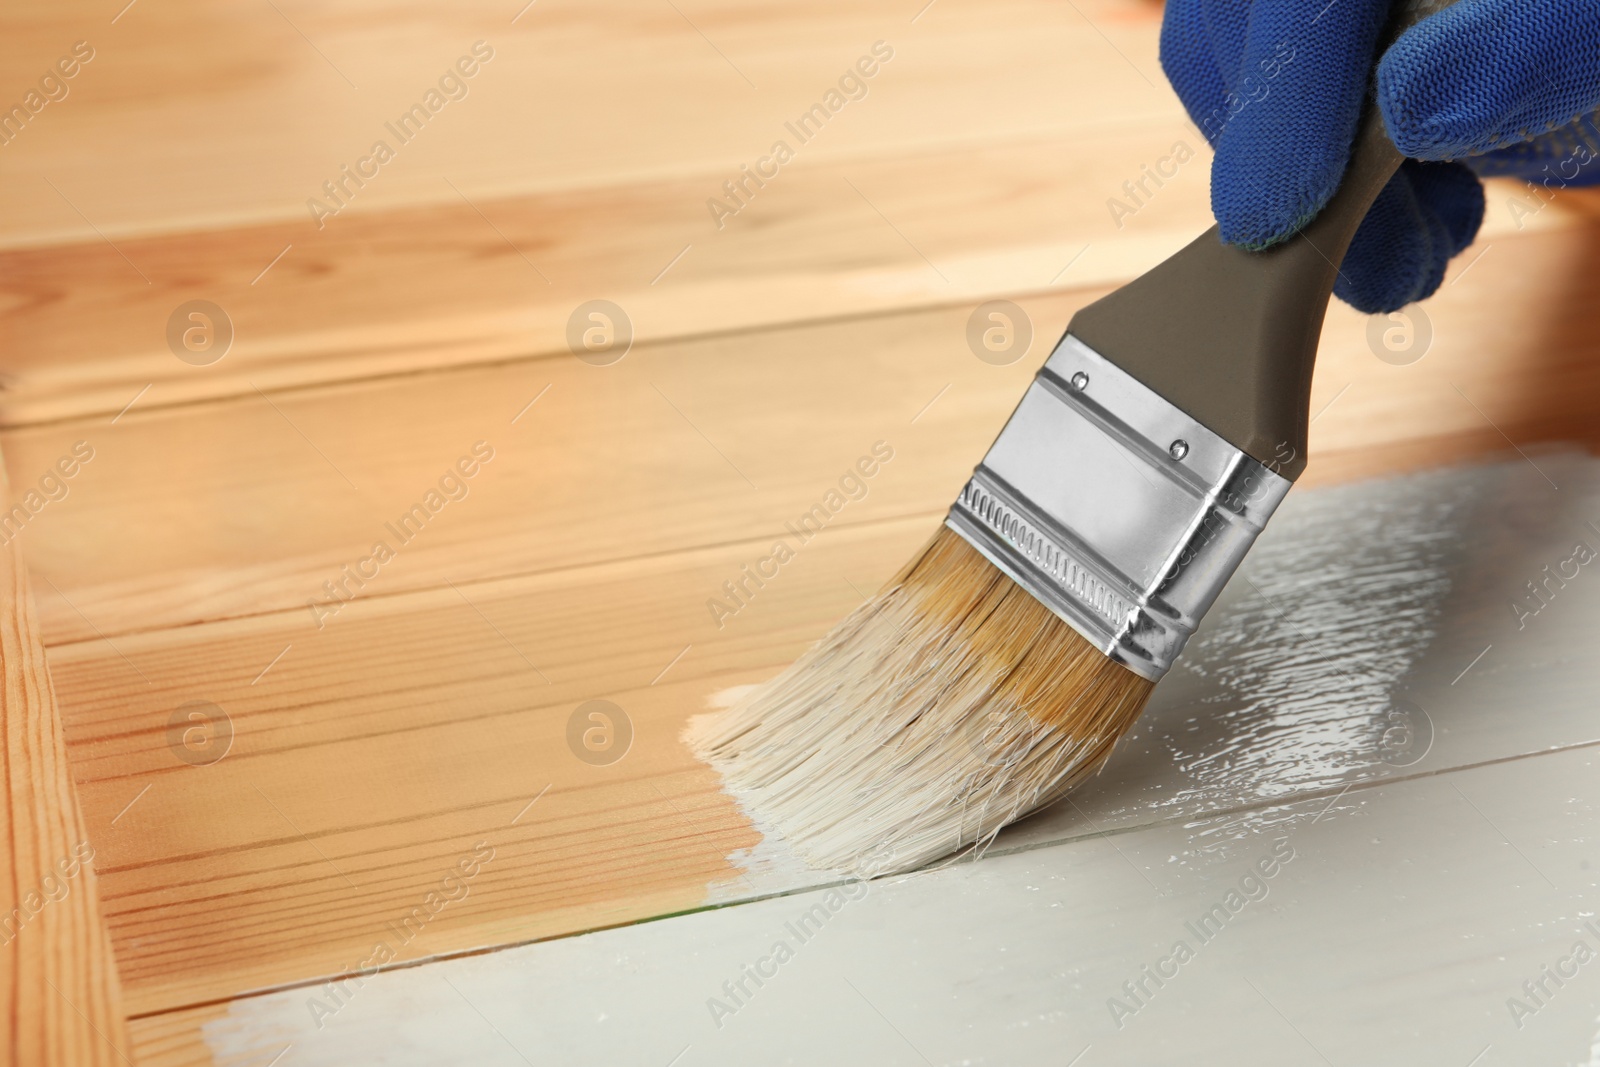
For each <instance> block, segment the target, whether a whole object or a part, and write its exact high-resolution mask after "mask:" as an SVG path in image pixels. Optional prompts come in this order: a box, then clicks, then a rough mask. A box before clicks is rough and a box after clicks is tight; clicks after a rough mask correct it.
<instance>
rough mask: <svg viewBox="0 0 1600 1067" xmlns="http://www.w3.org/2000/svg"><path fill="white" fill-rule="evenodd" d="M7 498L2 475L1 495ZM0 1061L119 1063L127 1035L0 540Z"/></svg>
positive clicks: (16, 589)
mask: <svg viewBox="0 0 1600 1067" xmlns="http://www.w3.org/2000/svg"><path fill="white" fill-rule="evenodd" d="M9 496H10V493H9V491H8V488H7V486H6V485H5V481H4V479H3V478H0V502H3V501H5V500H6V499H7V498H8V497H9ZM0 727H3V729H4V732H5V739H4V746H5V747H4V751H3V754H0V755H3V759H0V767H3V768H4V789H0V827H3V829H4V836H5V848H4V851H3V853H0V1021H3V1024H4V1025H3V1026H0V1064H4V1065H6V1067H11V1065H17V1067H31V1065H34V1064H47V1063H48V1064H69V1063H70V1064H84V1065H85V1067H103V1065H108V1064H113V1063H117V1062H118V1061H119V1060H120V1061H126V1060H127V1058H128V1055H129V1053H130V1051H131V1050H132V1045H131V1044H130V1042H129V1040H128V1032H127V1027H126V1025H125V1023H124V1019H123V1014H122V1000H121V992H120V989H119V986H118V982H117V967H116V963H115V961H114V960H113V958H112V955H111V943H110V939H109V937H108V935H107V932H106V925H105V923H104V921H103V920H102V918H101V915H100V900H99V897H100V892H99V889H98V888H97V885H96V882H97V876H96V873H95V858H96V857H95V848H94V846H93V845H92V844H91V842H90V840H89V837H88V835H87V833H86V827H85V824H84V819H83V815H82V813H81V811H80V810H79V806H78V798H77V794H76V793H75V791H74V789H73V784H72V776H71V770H70V765H69V763H68V758H67V749H66V743H65V740H64V737H63V733H62V729H61V718H60V715H59V713H58V711H57V707H56V697H55V693H54V691H53V689H52V688H51V684H50V673H49V671H48V669H47V668H46V666H45V652H44V647H43V645H42V644H41V643H40V639H39V625H38V619H37V616H36V614H35V612H34V608H33V593H32V590H31V589H30V588H29V581H28V573H27V568H26V567H25V566H24V565H23V563H22V560H21V553H20V551H19V549H18V546H17V544H16V541H15V539H12V538H7V539H6V541H5V543H4V544H3V545H0Z"/></svg>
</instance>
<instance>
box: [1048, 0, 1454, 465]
mask: <svg viewBox="0 0 1600 1067" xmlns="http://www.w3.org/2000/svg"><path fill="white" fill-rule="evenodd" d="M1452 3H1454V0H1406V2H1404V3H1401V4H1398V5H1397V6H1396V8H1395V13H1394V15H1393V17H1392V19H1391V22H1390V25H1389V27H1388V28H1387V30H1386V31H1385V33H1384V35H1383V37H1382V39H1381V42H1380V44H1379V46H1378V48H1377V50H1376V52H1375V56H1380V55H1382V54H1383V52H1384V50H1385V49H1387V47H1388V46H1389V44H1390V43H1392V42H1393V41H1394V40H1395V38H1397V37H1399V36H1400V34H1402V33H1404V32H1405V31H1406V30H1407V29H1409V28H1410V27H1411V26H1413V25H1415V24H1416V23H1417V22H1420V21H1421V20H1422V19H1424V18H1426V17H1427V16H1428V15H1431V14H1434V13H1435V12H1437V11H1442V10H1443V9H1444V8H1447V7H1449V6H1450V5H1451V4H1452ZM1402 160H1403V157H1402V156H1401V155H1400V151H1399V149H1397V148H1395V146H1394V142H1393V141H1391V140H1390V139H1389V135H1388V133H1387V132H1386V131H1385V129H1384V126H1383V119H1382V116H1381V115H1380V114H1379V113H1378V109H1377V107H1376V106H1374V105H1373V104H1372V103H1371V102H1369V104H1368V106H1367V108H1366V109H1365V111H1364V112H1363V114H1362V117H1361V120H1360V124H1359V126H1358V128H1357V133H1356V138H1355V143H1354V145H1353V146H1352V149H1351V154H1350V162H1349V164H1348V165H1347V166H1346V168H1345V174H1344V179H1343V181H1342V182H1341V184H1340V186H1339V189H1338V191H1337V192H1336V193H1335V194H1334V195H1333V197H1332V199H1330V200H1329V201H1328V204H1327V206H1326V207H1324V208H1323V209H1322V211H1321V213H1319V214H1318V215H1317V217H1316V218H1315V219H1314V220H1312V222H1311V224H1310V225H1308V226H1307V227H1306V228H1305V229H1303V230H1301V231H1300V232H1299V233H1298V234H1296V235H1295V236H1294V237H1291V238H1290V239H1289V240H1287V241H1285V242H1284V243H1283V244H1280V245H1277V246H1275V247H1273V248H1270V249H1267V250H1266V251H1263V252H1247V251H1245V250H1244V249H1242V248H1239V247H1237V246H1235V245H1225V244H1223V243H1222V241H1221V239H1220V238H1219V237H1218V234H1217V227H1215V226H1213V227H1212V228H1211V229H1209V230H1207V231H1206V232H1205V233H1204V234H1202V235H1201V236H1200V237H1199V238H1197V239H1196V240H1195V241H1194V242H1192V243H1191V244H1189V245H1188V246H1187V247H1185V248H1184V249H1183V250H1182V251H1180V252H1179V253H1178V254H1177V255H1175V256H1172V257H1171V258H1170V259H1168V260H1166V261H1165V262H1163V263H1161V264H1160V265H1159V266H1157V267H1156V268H1155V269H1153V270H1151V271H1149V272H1148V273H1146V274H1144V275H1141V276H1140V277H1138V278H1136V279H1134V280H1133V281H1132V282H1129V283H1128V284H1127V285H1125V286H1123V287H1122V288H1121V289H1118V290H1116V291H1115V292H1113V293H1111V294H1109V295H1108V296H1105V297H1103V298H1101V299H1100V300H1097V301H1095V302H1094V303H1093V304H1090V305H1088V306H1087V307H1085V308H1082V309H1081V310H1080V311H1079V312H1078V313H1077V314H1076V315H1074V316H1073V318H1072V322H1071V323H1070V324H1069V325H1068V327H1067V332H1068V333H1070V334H1072V335H1073V336H1075V337H1077V338H1078V339H1079V340H1081V341H1083V342H1084V343H1085V344H1087V345H1088V346H1089V347H1090V348H1092V349H1094V350H1095V351H1096V352H1098V353H1099V354H1100V355H1102V356H1104V357H1105V358H1106V359H1108V360H1110V361H1111V362H1112V363H1115V364H1116V365H1117V366H1118V367H1120V368H1122V369H1123V370H1125V371H1127V372H1128V373H1129V374H1131V375H1133V377H1135V378H1137V379H1138V380H1139V381H1141V382H1143V383H1144V384H1145V385H1147V386H1149V387H1150V388H1151V389H1153V390H1155V391H1156V392H1157V393H1159V394H1161V396H1163V397H1165V398H1166V399H1167V400H1168V401H1170V402H1171V403H1172V404H1173V405H1174V406H1176V407H1177V408H1179V409H1180V410H1182V411H1183V412H1185V413H1186V414H1188V415H1190V416H1192V417H1193V418H1195V419H1197V420H1198V421H1199V422H1201V423H1202V424H1204V425H1205V426H1207V427H1209V428H1210V429H1211V430H1213V431H1215V432H1216V433H1217V435H1218V436H1220V437H1222V438H1223V439H1224V440H1226V441H1227V442H1228V443H1229V444H1231V445H1233V446H1234V447H1236V448H1238V449H1240V450H1241V451H1243V452H1244V453H1246V454H1247V455H1249V456H1250V457H1252V458H1253V459H1255V460H1257V461H1258V462H1260V463H1262V464H1264V465H1265V466H1267V467H1269V468H1271V469H1273V470H1275V471H1277V472H1278V473H1279V474H1281V475H1282V476H1283V477H1285V478H1288V479H1289V480H1291V481H1292V480H1294V479H1295V478H1298V477H1299V476H1300V474H1301V472H1302V471H1304V470H1305V464H1306V433H1307V427H1308V424H1309V421H1310V418H1309V415H1310V411H1309V409H1310V400H1311V373H1312V368H1313V366H1314V365H1315V362H1316V357H1317V341H1318V338H1319V336H1320V335H1321V332H1322V320H1323V317H1324V316H1325V315H1326V313H1327V309H1328V299H1329V298H1330V297H1331V296H1332V294H1333V285H1334V282H1335V281H1336V280H1337V278H1338V275H1339V266H1338V265H1339V263H1340V262H1341V261H1343V259H1344V254H1345V252H1346V251H1347V250H1348V249H1349V247H1350V241H1351V239H1352V238H1354V237H1355V233H1356V230H1357V228H1358V227H1360V225H1361V221H1362V220H1363V219H1364V218H1366V215H1367V210H1368V209H1369V208H1370V207H1371V206H1372V202H1373V201H1374V200H1375V199H1377V196H1378V194H1379V193H1380V192H1382V191H1383V187H1384V186H1385V185H1386V184H1387V183H1388V181H1389V179H1390V178H1392V177H1393V176H1394V173H1395V171H1396V170H1398V169H1399V167H1400V164H1401V162H1402Z"/></svg>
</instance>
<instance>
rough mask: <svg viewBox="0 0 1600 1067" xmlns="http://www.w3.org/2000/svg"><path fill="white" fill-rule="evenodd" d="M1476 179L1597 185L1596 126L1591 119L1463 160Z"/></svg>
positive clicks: (1599, 143)
mask: <svg viewBox="0 0 1600 1067" xmlns="http://www.w3.org/2000/svg"><path fill="white" fill-rule="evenodd" d="M1463 162H1465V163H1466V164H1467V165H1468V166H1469V167H1471V168H1472V169H1473V171H1474V172H1476V173H1477V175H1478V176H1479V177H1480V178H1497V177H1511V178H1525V179H1527V180H1528V181H1530V182H1538V183H1540V184H1541V185H1544V186H1546V187H1548V188H1551V189H1565V188H1568V187H1571V186H1580V185H1594V184H1596V183H1597V182H1600V126H1597V125H1596V121H1595V118H1594V117H1587V118H1582V119H1579V120H1578V121H1577V122H1575V123H1573V124H1572V125H1570V126H1563V127H1561V128H1560V129H1559V130H1552V131H1550V132H1549V133H1546V134H1541V135H1540V136H1538V137H1535V138H1534V139H1533V140H1531V141H1523V142H1521V143H1519V144H1514V145H1508V146H1506V147H1505V148H1499V149H1496V150H1495V151H1493V152H1485V153H1484V154H1483V155H1481V156H1473V157H1471V158H1470V159H1466V160H1463Z"/></svg>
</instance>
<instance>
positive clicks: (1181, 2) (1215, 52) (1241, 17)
mask: <svg viewBox="0 0 1600 1067" xmlns="http://www.w3.org/2000/svg"><path fill="white" fill-rule="evenodd" d="M1250 4H1251V0H1169V3H1168V4H1167V10H1166V14H1165V15H1164V16H1163V17H1162V20H1161V69H1162V70H1163V71H1165V72H1166V75H1167V80H1168V81H1170V82H1171V83H1172V88H1173V89H1174V90H1175V91H1176V92H1177V94H1178V99H1179V100H1181V101H1183V107H1184V110H1186V111H1188V112H1189V117H1190V118H1191V119H1193V120H1194V123H1195V125H1196V126H1199V127H1200V131H1201V133H1202V134H1203V135H1204V136H1205V138H1206V140H1207V141H1210V142H1212V143H1215V142H1216V135H1217V134H1218V133H1221V132H1222V129H1221V125H1220V123H1216V122H1213V123H1211V125H1212V127H1213V129H1211V130H1208V129H1207V119H1208V118H1209V117H1210V116H1211V115H1212V114H1213V113H1217V114H1220V113H1221V112H1222V110H1223V108H1224V105H1225V101H1226V98H1227V95H1228V93H1229V92H1230V91H1231V85H1230V84H1229V83H1230V82H1231V81H1233V80H1234V79H1235V77H1236V74H1237V71H1238V67H1239V56H1240V55H1241V54H1242V53H1243V52H1244V35H1245V27H1246V25H1248V23H1249V17H1250Z"/></svg>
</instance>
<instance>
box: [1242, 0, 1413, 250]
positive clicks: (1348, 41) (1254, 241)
mask: <svg viewBox="0 0 1600 1067" xmlns="http://www.w3.org/2000/svg"><path fill="white" fill-rule="evenodd" d="M1388 13H1389V0H1336V3H1330V0H1261V2H1258V3H1256V4H1255V5H1254V6H1253V7H1252V8H1251V12H1250V24H1249V30H1248V33H1247V36H1246V41H1245V48H1244V53H1243V55H1242V57H1241V63H1240V70H1241V71H1242V72H1243V73H1242V74H1241V76H1240V78H1239V82H1238V85H1237V86H1236V87H1235V88H1234V89H1233V92H1234V94H1235V95H1236V98H1237V100H1238V101H1239V104H1238V108H1237V111H1236V113H1234V114H1232V115H1231V116H1230V117H1229V118H1228V120H1227V123H1226V126H1225V127H1224V128H1223V130H1222V131H1221V135H1220V136H1219V137H1218V138H1217V139H1216V147H1217V156H1216V160H1215V162H1213V164H1212V167H1211V208H1212V211H1213V213H1214V214H1215V215H1216V217H1217V222H1218V224H1219V226H1220V227H1221V232H1222V239H1223V241H1225V242H1227V243H1228V244H1237V245H1242V246H1244V247H1245V248H1250V249H1259V248H1266V247H1269V246H1271V245H1274V244H1277V243H1278V242H1280V241H1282V240H1284V239H1285V238H1287V237H1289V236H1290V235H1291V234H1294V233H1296V232H1297V231H1299V230H1300V229H1301V228H1302V227H1303V226H1305V224H1306V223H1308V222H1310V221H1311V219H1312V218H1314V217H1315V216H1316V214H1317V212H1319V211H1321V210H1322V208H1323V206H1324V205H1326V204H1327V202H1328V198H1329V197H1331V196H1332V195H1333V193H1334V191H1335V190H1336V189H1338V187H1339V182H1340V180H1341V179H1342V178H1343V177H1344V169H1345V165H1346V163H1348V162H1349V159H1350V145H1351V142H1352V140H1353V139H1354V137H1355V130H1356V120H1357V119H1358V117H1359V116H1360V113H1361V106H1362V103H1363V102H1364V100H1365V98H1366V95H1367V89H1368V86H1369V85H1370V84H1371V76H1372V60H1373V55H1374V52H1375V50H1376V47H1377V39H1378V34H1379V32H1380V31H1381V30H1382V28H1383V25H1384V22H1385V20H1386V19H1387V17H1388Z"/></svg>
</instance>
